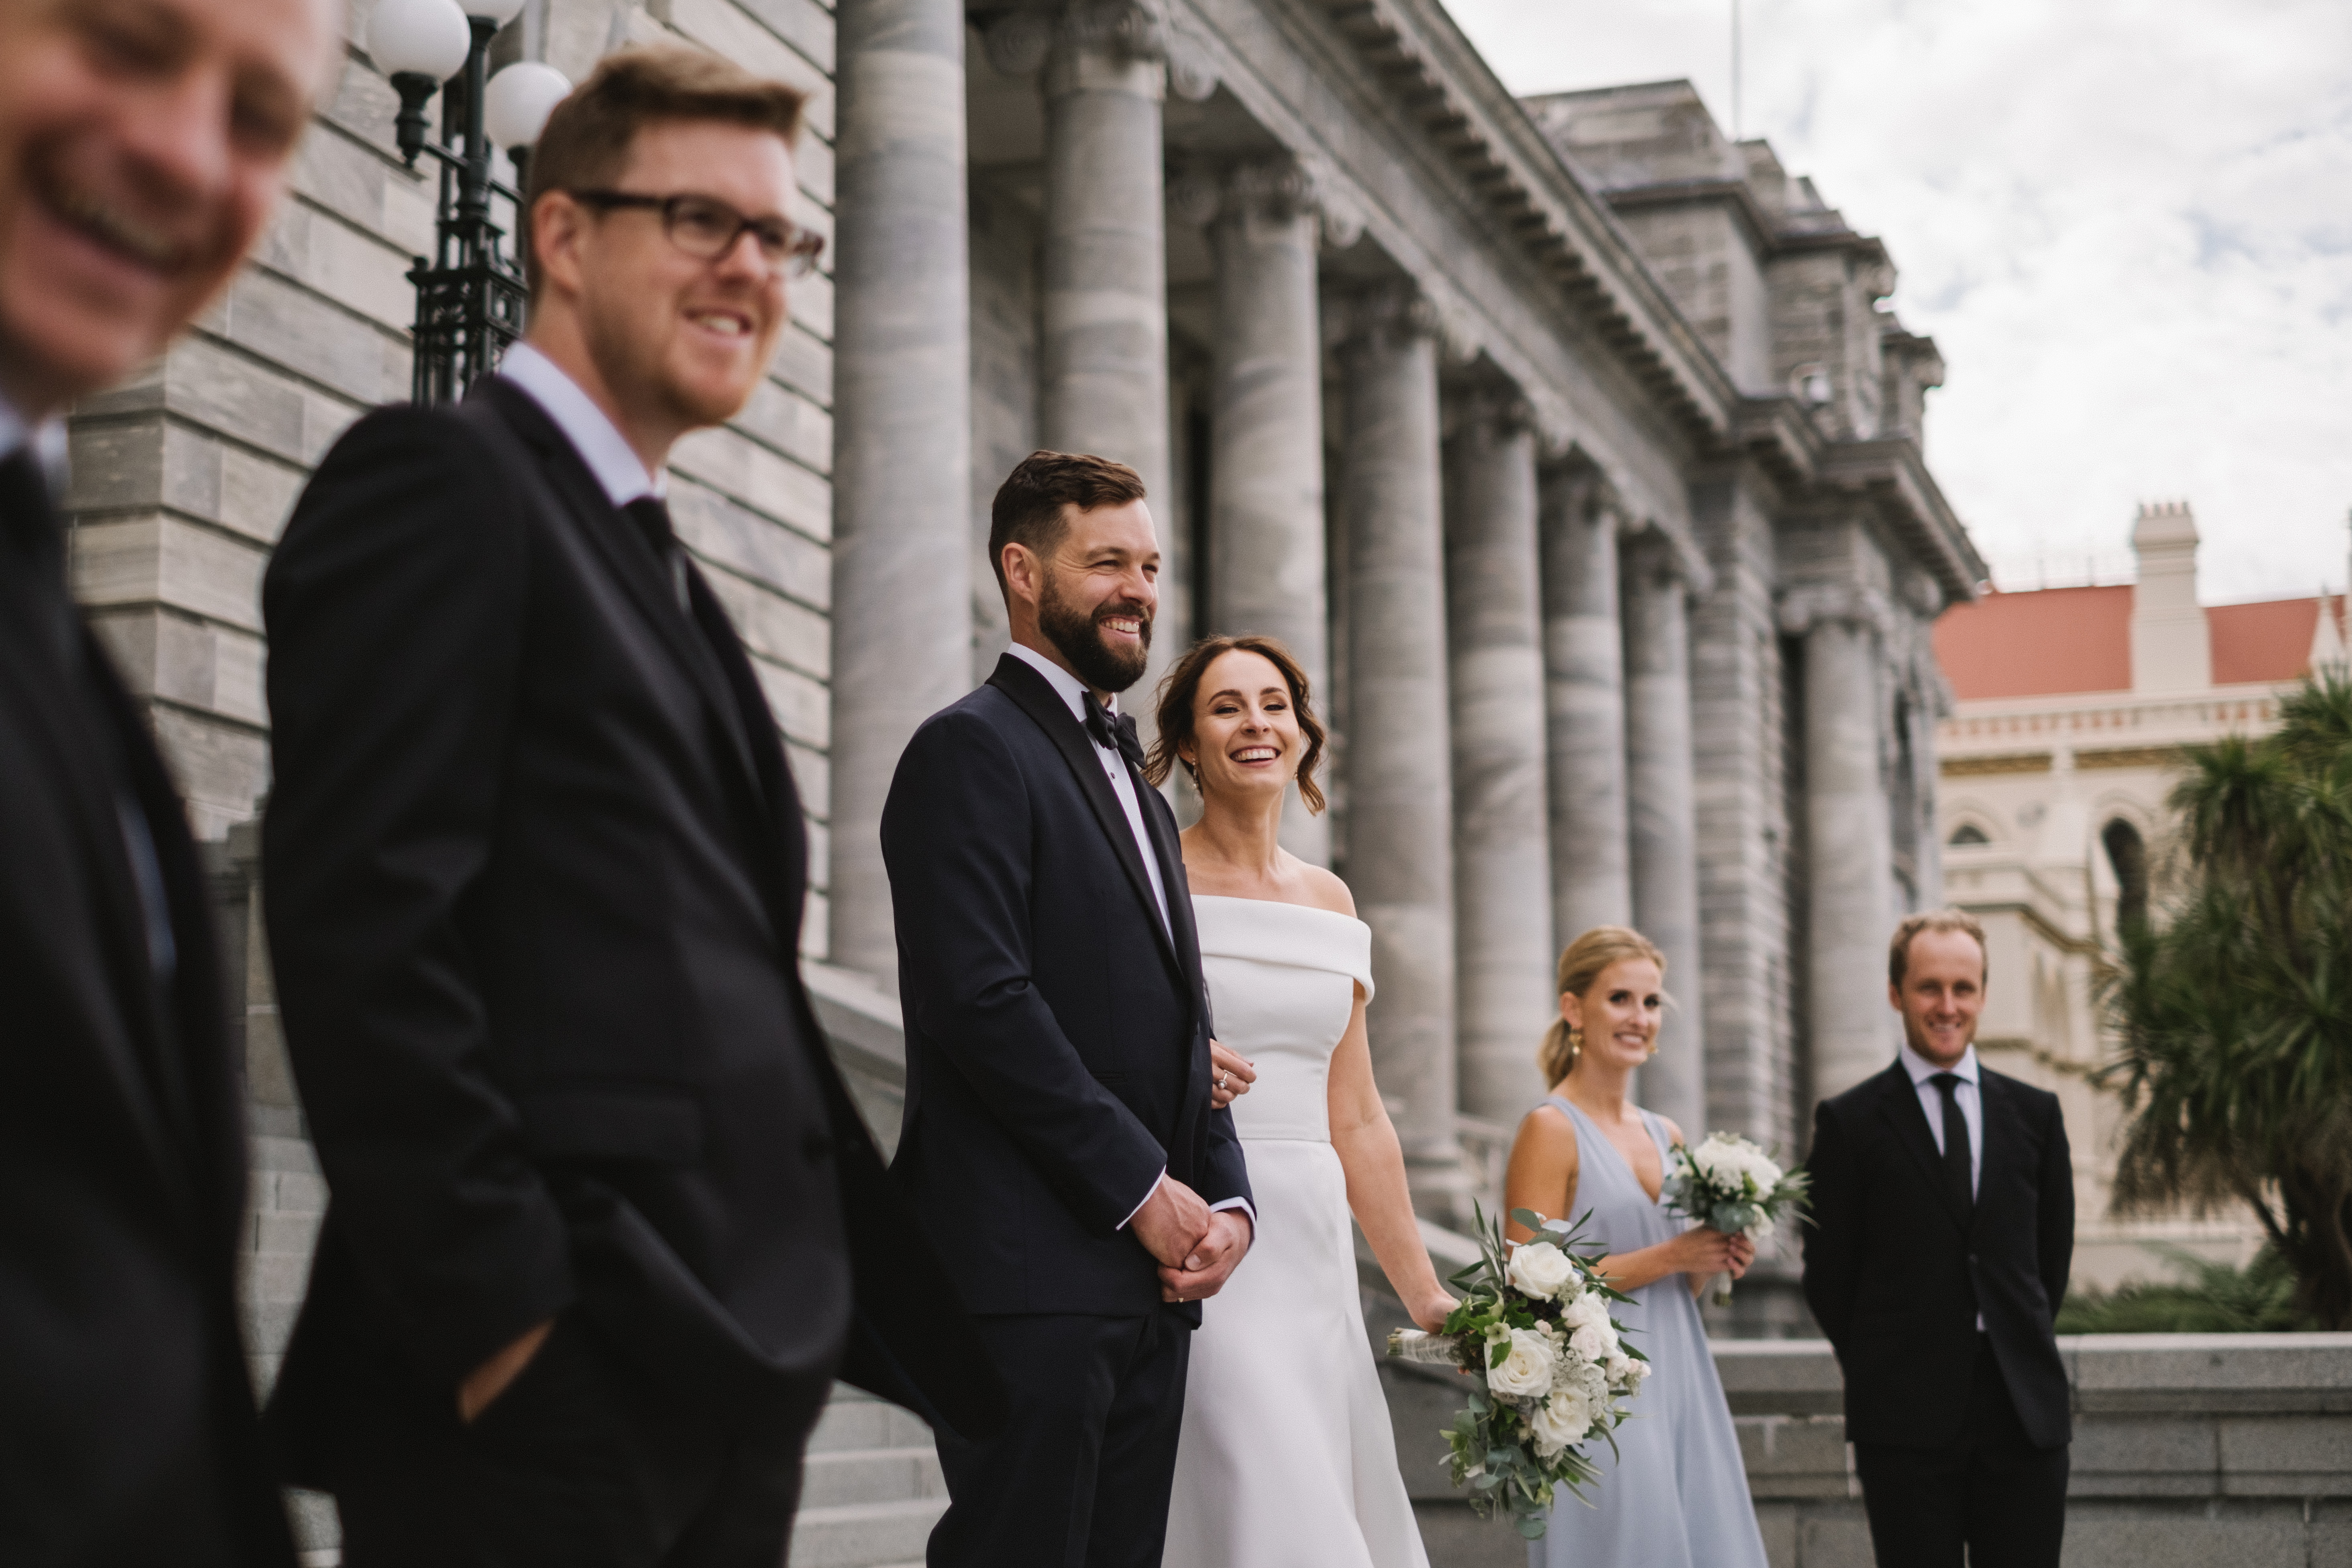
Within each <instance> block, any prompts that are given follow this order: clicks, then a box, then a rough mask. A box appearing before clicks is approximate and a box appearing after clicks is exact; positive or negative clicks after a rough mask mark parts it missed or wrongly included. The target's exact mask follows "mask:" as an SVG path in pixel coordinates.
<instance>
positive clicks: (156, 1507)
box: [0, 0, 341, 1568]
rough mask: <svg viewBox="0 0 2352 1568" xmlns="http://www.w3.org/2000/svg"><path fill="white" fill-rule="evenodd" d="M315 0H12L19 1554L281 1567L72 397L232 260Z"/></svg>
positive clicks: (294, 101) (14, 1240)
mask: <svg viewBox="0 0 2352 1568" xmlns="http://www.w3.org/2000/svg"><path fill="white" fill-rule="evenodd" d="M340 58H341V37H340V34H339V31H338V28H337V26H336V18H335V14H334V11H333V9H332V8H331V7H330V5H327V4H323V3H321V0H103V3H101V0H0V1563H8V1564H9V1565H10V1568H48V1565H52V1564H55V1565H59V1568H62V1565H64V1564H68V1563H75V1564H79V1563H104V1564H107V1565H109V1568H148V1565H154V1568H163V1565H165V1564H169V1565H172V1568H227V1565H229V1564H236V1565H238V1568H246V1565H249V1564H250V1565H275V1564H290V1563H292V1562H293V1543H292V1540H291V1538H290V1536H289V1533H288V1531H287V1528H286V1515H285V1510H284V1508H283V1506H282V1504H281V1502H280V1500H279V1497H278V1486H277V1481H276V1478H275V1477H274V1475H273V1474H272V1472H271V1469H270V1466H269V1464H268V1456H267V1455H266V1453H265V1452H264V1449H263V1446H262V1436H261V1428H260V1425H259V1422H258V1421H257V1417H256V1415H255V1414H254V1405H253V1386H252V1384H251V1383H250V1381H249V1380H248V1376H247V1364H246V1352H245V1344H244V1335H243V1331H242V1326H241V1323H240V1320H239V1315H238V1311H237V1301H236V1263H237V1258H238V1255H239V1253H240V1252H241V1251H242V1250H243V1246H242V1243H243V1241H244V1237H245V1227H246V1226H247V1223H248V1221H247V1213H246V1207H245V1177H246V1146H245V1128H244V1121H243V1115H242V1106H243V1100H244V1096H243V1094H242V1092H241V1089H240V1085H239V1078H240V1072H239V1065H240V1064H238V1063H237V1062H236V1060H235V1059H234V1052H233V1047H232V1044H231V1037H230V1034H229V1031H228V1003H227V997H226V994H224V991H223V989H222V985H221V974H220V973H219V964H220V958H219V954H218V952H217V951H216V950H215V946H214V942H213V931H212V923H211V918H210V909H209V903H210V898H209V894H208V892H207V889H206V882H205V875H204V871H203V869H202V868H201V866H200V865H199V863H198V861H197V858H196V853H195V847H194V844H193V843H192V842H191V841H190V839H189V835H188V825H187V819H186V816H185V815H184V813H183V811H182V810H181V806H180V800H179V796H178V795H177V793H176V792H175V790H174V789H173V784H172V781H171V779H170V777H169V776H168V775H167V773H165V771H164V767H163V759H162V758H161V757H160V756H158V755H157V752H156V749H155V745H154V742H152V739H151V738H150V736H149V733H148V729H147V725H146V723H145V721H144V720H143V718H142V714H141V711H140V708H139V706H138V704H136V703H135V702H134V701H133V700H131V697H130V695H129V694H128V693H127V692H126V691H125V690H124V689H123V686H122V683H121V680H120V679H118V677H117V675H116V673H115V670H114V668H113V666H112V665H111V664H110V662H109V660H108V658H107V656H106V654H105V653H104V651H103V650H101V648H100V646H99V644H98V642H97V641H96V639H95V638H93V637H91V635H90V633H89V628H87V627H86V626H84V625H83V623H82V619H81V616H80V615H79V612H77V610H76V609H75V607H74V605H73V602H72V600H71V599H70V597H69V596H68V593H67V586H66V550H65V538H64V530H63V528H62V526H61V524H60V520H59V518H58V513H57V510H56V507H55V505H54V503H53V500H52V498H51V493H50V492H51V475H52V473H53V472H54V471H55V470H56V469H57V468H58V465H59V462H60V460H61V459H62V458H63V455H64V446H65V426H64V424H63V416H64V414H65V411H66V409H67V408H68V406H69V405H71V404H72V403H73V402H74V400H75V399H77V398H80V397H85V396H88V395H90V394H92V393H95V392H99V391H100V390H102V389H104V388H105V387H107V386H109V385H110V384H114V383H116V382H118V381H120V380H121V379H122V378H123V377H124V376H126V375H128V374H130V373H131V371H132V370H133V369H135V368H136V367H137V366H138V364H139V363H140V362H142V360H146V359H149V358H151V357H152V356H153V355H155V354H157V353H161V352H162V351H163V348H164V346H165V345H166V344H168V343H169V342H171V340H172V339H173V337H175V336H177V335H178V334H179V332H180V331H181V329H183V328H184V327H185V326H186V325H187V324H188V322H189V321H190V320H191V319H193V318H194V316H195V315H196V313H197V312H198V311H200V310H203V309H204V308H205V305H206V304H207V303H208V302H209V301H210V300H212V299H213V298H214V297H215V295H216V294H218V293H219V291H220V290H221V289H222V288H223V287H224V286H225V285H226V283H227V282H228V279H229V278H230V276H231V275H232V274H233V273H235V271H236V268H237V266H238V264H239V263H240V262H242V261H243V260H244V259H245V254H246V251H247V249H248V248H249V247H251V246H252V244H253V241H254V239H255V238H256V237H257V236H258V235H259V233H260V231H261V228H262V226H263V225H264V224H265V223H266V222H267V221H268V217H269V215H270V213H271V212H272V210H273V209H274V208H275V207H276V205H277V203H278V196H279V195H280V194H281V192H282V191H283V189H284V185H285V181H286V170H287V163H288V160H289V157H290V156H291V155H292V153H293V151H294V146H295V143H296V142H298V141H299V139H300V137H301V134H302V132H303V129H304V127H305V126H306V125H307V124H308V123H309V120H310V104H311V100H312V99H313V98H314V96H315V95H316V94H317V93H318V92H319V91H320V89H322V88H323V87H324V86H325V84H326V82H327V79H328V77H329V73H330V71H331V69H332V68H333V65H334V63H335V62H336V61H338V60H339V59H340Z"/></svg>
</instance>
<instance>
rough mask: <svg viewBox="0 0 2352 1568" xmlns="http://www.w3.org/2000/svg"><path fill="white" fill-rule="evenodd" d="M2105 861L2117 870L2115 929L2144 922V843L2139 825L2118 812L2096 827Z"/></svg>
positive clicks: (2145, 914)
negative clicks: (2112, 818)
mask: <svg viewBox="0 0 2352 1568" xmlns="http://www.w3.org/2000/svg"><path fill="white" fill-rule="evenodd" d="M2099 842H2100V844H2101V845H2103V846H2105V848H2106V851H2107V864H2108V865H2109V866H2112V867H2113V868H2115V873H2116V934H2117V935H2121V934H2122V933H2124V932H2125V931H2130V930H2132V929H2133V928H2134V927H2136V926H2144V925H2146V924H2147V841H2146V840H2144V839H2143V838H2141V837H2140V836H2139V829H2138V828H2137V827H2134V826H2132V825H2131V824H2130V823H2128V822H2126V821H2125V820H2124V819H2123V818H2122V817H2120V816H2118V817H2116V819H2115V820H2114V821H2112V822H2110V823H2108V824H2107V825H2106V826H2105V827H2103V828H2101V829H2099Z"/></svg>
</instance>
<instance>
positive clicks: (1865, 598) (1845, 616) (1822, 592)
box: [1779, 583, 1895, 643]
mask: <svg viewBox="0 0 2352 1568" xmlns="http://www.w3.org/2000/svg"><path fill="white" fill-rule="evenodd" d="M1779 618H1780V630H1781V631H1782V632H1784V633H1785V634H1787V635H1788V636H1790V637H1803V636H1804V635H1805V634H1806V633H1808V632H1810V631H1811V630H1812V629H1813V628H1814V627H1816V626H1853V627H1855V628H1857V629H1859V630H1862V631H1866V632H1870V633H1872V634H1873V635H1874V636H1875V637H1877V638H1878V639H1879V641H1880V642H1881V643H1886V642H1889V641H1891V640H1892V639H1893V637H1894V636H1895V607H1894V606H1893V605H1890V604H1888V603H1887V602H1886V595H1884V594H1881V593H1880V592H1879V591H1878V590H1877V589H1875V588H1865V587H1864V586H1862V585H1861V584H1858V583H1799V584H1793V585H1791V586H1790V587H1787V588H1783V589H1782V590H1781V591H1780V610H1779Z"/></svg>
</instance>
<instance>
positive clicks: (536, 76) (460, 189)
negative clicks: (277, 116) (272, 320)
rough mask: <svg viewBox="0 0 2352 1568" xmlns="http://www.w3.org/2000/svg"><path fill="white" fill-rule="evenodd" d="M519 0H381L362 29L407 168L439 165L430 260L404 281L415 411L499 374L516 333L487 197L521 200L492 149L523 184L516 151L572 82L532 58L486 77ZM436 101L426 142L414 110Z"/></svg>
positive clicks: (519, 307) (507, 262)
mask: <svg viewBox="0 0 2352 1568" xmlns="http://www.w3.org/2000/svg"><path fill="white" fill-rule="evenodd" d="M522 4H523V0H466V4H465V5H464V7H463V8H462V9H461V8H460V6H459V5H458V0H381V3H380V4H379V5H377V6H376V10H375V15H374V16H373V18H371V20H370V23H369V26H368V50H369V53H370V54H372V55H373V56H374V58H375V61H376V64H377V65H378V66H379V67H381V68H383V70H384V72H385V73H386V74H387V75H389V76H390V77H391V79H392V85H393V88H394V90H395V91H397V92H398V93H399V94H400V113H399V116H398V117H397V118H396V119H395V120H394V132H395V135H396V137H397V140H398V142H399V146H400V152H401V155H402V157H403V158H404V159H405V160H406V161H407V163H408V166H409V167H410V168H412V169H413V168H415V166H416V160H417V159H418V158H419V157H420V156H422V155H424V154H425V153H431V154H432V155H433V157H434V158H435V160H436V161H437V162H438V163H439V164H440V166H441V168H440V173H441V194H440V201H439V203H438V205H437V206H436V209H435V210H436V221H435V224H434V229H435V234H436V254H435V255H433V256H431V257H424V256H420V257H418V258H416V265H415V266H414V267H412V268H409V271H408V280H409V282H411V283H412V284H414V285H415V288H416V322H415V331H414V339H415V375H414V377H413V378H412V381H411V391H410V395H411V396H412V397H413V398H414V399H415V401H416V402H418V403H449V402H454V401H455V400H457V398H459V397H462V396H464V395H465V393H466V389H467V387H469V386H471V385H472V384H474V382H475V380H476V379H477V378H478V377H480V376H483V375H487V374H489V373H490V372H491V371H493V370H495V369H497V368H498V363H499V356H500V355H501V354H503V353H505V352H506V349H507V345H508V344H509V343H511V342H514V341H515V339H517V338H518V337H520V336H521V335H522V330H523V311H524V306H525V304H526V301H527V299H528V290H527V289H526V288H525V285H524V282H523V268H522V265H521V262H520V254H519V253H520V245H518V247H517V252H518V254H515V255H509V252H508V251H507V249H506V247H504V246H503V245H501V243H500V242H501V241H502V240H503V239H504V238H505V237H506V231H505V230H504V229H502V228H500V227H499V226H498V225H497V224H495V223H493V222H492V221H491V216H490V200H491V197H493V196H494V195H496V196H504V197H506V198H507V199H508V200H509V201H510V202H512V203H513V204H514V205H515V210H516V211H517V212H518V213H520V212H521V210H522V195H521V192H520V191H519V190H517V189H515V188H513V187H510V186H508V185H504V184H499V182H498V181H497V180H495V179H493V178H492V177H491V174H490V163H491V150H492V147H493V145H494V144H499V143H503V144H504V145H506V146H507V147H508V148H509V153H510V156H511V157H512V159H513V161H514V165H515V184H516V185H521V184H525V181H524V179H523V169H524V163H525V159H526V156H527V154H526V153H525V151H524V149H525V148H527V147H528V146H529V145H530V143H531V142H535V141H537V140H538V137H539V131H540V127H541V126H542V125H544V124H545V123H546V122H547V116H548V113H549V111H550V110H552V109H553V108H554V107H555V105H556V103H557V102H558V101H559V100H561V99H562V97H563V95H564V94H565V93H567V92H569V91H570V90H571V88H572V84H571V83H570V82H568V81H566V80H565V79H563V76H562V73H561V72H559V71H556V70H554V69H552V68H550V67H548V66H544V65H541V64H538V63H537V62H533V61H524V62H520V63H518V64H515V65H510V66H509V67H507V68H505V69H504V70H501V71H499V73H498V75H497V76H495V77H493V76H491V75H490V74H489V47H490V39H491V38H492V37H495V36H496V35H497V33H498V30H499V28H500V27H501V26H505V25H506V24H507V23H508V22H509V21H510V20H512V19H513V17H514V16H515V14H516V13H517V12H518V11H520V10H521V9H522ZM436 92H438V93H440V94H441V139H440V140H439V141H438V142H435V141H433V140H431V139H430V137H429V136H428V134H427V132H428V127H427V125H426V122H425V109H426V106H427V105H428V104H429V103H430V102H431V101H432V99H433V95H434V94H435V93H436Z"/></svg>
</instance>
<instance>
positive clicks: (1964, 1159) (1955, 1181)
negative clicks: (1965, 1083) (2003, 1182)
mask: <svg viewBox="0 0 2352 1568" xmlns="http://www.w3.org/2000/svg"><path fill="white" fill-rule="evenodd" d="M1927 1081H1928V1082H1929V1083H1932V1084H1934V1085H1935V1086H1936V1092H1937V1093H1938V1094H1940V1095H1942V1096H1943V1097H1944V1185H1945V1186H1946V1187H1948V1188H1949V1189H1950V1191H1951V1194H1952V1196H1953V1198H1954V1199H1955V1200H1956V1201H1957V1202H1958V1204H1959V1205H1960V1212H1961V1213H1962V1214H1971V1213H1973V1212H1975V1209H1976V1206H1977V1194H1976V1182H1975V1180H1974V1179H1973V1178H1972V1177H1971V1176H1970V1175H1969V1120H1968V1118H1967V1117H1965V1116H1963V1115H1961V1114H1960V1100H1959V1089H1960V1082H1961V1079H1960V1075H1959V1074H1958V1073H1956V1072H1939V1073H1937V1075H1936V1076H1935V1077H1933V1078H1931V1079H1928V1080H1927Z"/></svg>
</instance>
